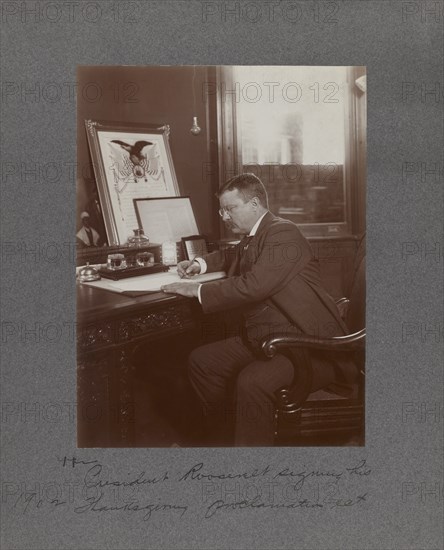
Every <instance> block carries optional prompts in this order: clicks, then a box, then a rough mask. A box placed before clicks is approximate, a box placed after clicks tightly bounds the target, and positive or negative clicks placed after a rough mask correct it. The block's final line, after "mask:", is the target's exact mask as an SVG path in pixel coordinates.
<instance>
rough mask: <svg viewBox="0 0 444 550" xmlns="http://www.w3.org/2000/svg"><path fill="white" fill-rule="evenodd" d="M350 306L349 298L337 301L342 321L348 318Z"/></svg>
mask: <svg viewBox="0 0 444 550" xmlns="http://www.w3.org/2000/svg"><path fill="white" fill-rule="evenodd" d="M349 306H350V300H349V299H348V298H340V299H339V300H336V307H337V308H338V310H339V315H340V316H341V319H345V318H346V317H347V312H348V308H349Z"/></svg>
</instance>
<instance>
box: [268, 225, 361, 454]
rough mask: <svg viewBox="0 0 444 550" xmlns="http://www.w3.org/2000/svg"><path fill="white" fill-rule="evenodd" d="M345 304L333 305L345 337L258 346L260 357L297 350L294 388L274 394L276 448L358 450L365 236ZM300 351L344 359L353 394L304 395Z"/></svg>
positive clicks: (305, 368)
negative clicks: (353, 372) (353, 374)
mask: <svg viewBox="0 0 444 550" xmlns="http://www.w3.org/2000/svg"><path fill="white" fill-rule="evenodd" d="M352 279H353V280H352V284H351V288H350V291H349V298H341V299H340V300H338V301H337V302H336V304H337V306H338V309H339V311H340V313H341V316H342V317H343V319H344V320H345V323H346V325H347V327H348V328H349V330H350V331H351V334H348V335H347V336H338V337H334V338H325V339H321V338H313V337H310V336H304V335H301V336H296V337H294V336H291V337H289V336H288V335H279V334H276V335H273V336H272V337H270V338H268V339H266V340H264V341H263V343H262V351H263V353H264V354H265V355H266V356H267V357H273V356H274V355H275V354H276V353H277V352H278V351H279V352H281V353H286V352H288V351H289V350H290V349H291V350H293V351H294V350H299V354H300V357H301V361H299V362H298V364H297V365H295V380H297V382H296V383H295V385H294V386H291V387H284V388H281V389H280V390H278V391H277V392H276V410H275V444H276V445H286V444H287V445H288V444H291V445H298V444H307V442H308V444H314V445H319V444H323V445H338V444H339V445H341V444H342V445H344V444H348V445H350V444H354V445H362V444H363V438H364V423H365V418H364V406H365V396H364V364H365V235H364V236H363V237H362V238H361V240H360V243H359V245H358V249H357V252H356V258H355V262H354V276H353V278H352ZM306 350H326V351H328V352H330V353H332V354H338V352H339V354H338V355H337V357H338V358H347V360H349V359H350V358H351V359H352V360H353V362H354V364H355V365H356V369H357V381H356V383H355V384H354V386H353V393H352V394H351V395H348V396H347V397H344V396H341V395H338V394H333V393H331V392H328V391H326V390H320V391H317V392H315V393H311V394H310V389H311V379H312V374H311V368H312V367H311V364H310V360H309V355H308V354H306V353H305V351H306Z"/></svg>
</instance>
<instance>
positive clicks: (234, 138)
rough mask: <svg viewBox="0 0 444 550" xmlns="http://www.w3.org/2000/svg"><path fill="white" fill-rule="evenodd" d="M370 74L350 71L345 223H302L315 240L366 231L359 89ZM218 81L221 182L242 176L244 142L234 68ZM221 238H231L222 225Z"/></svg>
mask: <svg viewBox="0 0 444 550" xmlns="http://www.w3.org/2000/svg"><path fill="white" fill-rule="evenodd" d="M364 74H366V68H365V67H363V66H350V67H347V76H346V84H347V86H348V89H349V93H348V94H347V98H348V101H346V104H345V106H344V124H345V144H344V151H345V158H344V165H343V178H344V187H345V190H344V198H345V201H346V208H345V221H344V222H335V223H328V222H318V223H302V224H298V227H299V228H300V230H301V231H302V233H303V234H304V235H305V236H307V237H309V238H310V237H311V238H316V237H324V238H325V237H345V236H351V235H359V234H361V233H363V232H364V231H365V195H366V96H365V93H363V92H360V91H359V90H358V89H357V87H356V86H355V81H356V79H357V78H358V77H360V76H362V75H364ZM216 80H217V111H218V112H217V135H218V146H219V150H218V153H219V181H220V184H223V182H225V181H226V180H227V179H229V178H230V177H232V176H234V175H236V174H237V173H239V172H240V170H241V167H242V166H243V164H242V150H241V148H242V141H241V135H240V128H239V126H238V124H237V112H238V109H237V104H236V100H235V94H233V93H230V92H231V91H233V90H234V89H235V80H234V67H233V66H219V67H217V71H216ZM220 230H221V236H223V237H225V238H227V237H231V235H229V234H228V233H227V230H226V228H225V225H224V224H223V222H222V221H220Z"/></svg>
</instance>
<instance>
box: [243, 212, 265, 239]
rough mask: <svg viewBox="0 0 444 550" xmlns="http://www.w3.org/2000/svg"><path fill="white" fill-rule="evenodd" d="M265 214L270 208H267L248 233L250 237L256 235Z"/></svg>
mask: <svg viewBox="0 0 444 550" xmlns="http://www.w3.org/2000/svg"><path fill="white" fill-rule="evenodd" d="M265 214H268V210H267V211H266V212H265V213H264V214H262V216H261V217H260V218H259V219H258V220H257V222H256V223H255V224H254V225H253V227H252V229H251V231H250V233H248V236H249V237H254V235H256V231H257V228H258V227H259V225H260V223H261V221H262V220H263V218H264V216H265Z"/></svg>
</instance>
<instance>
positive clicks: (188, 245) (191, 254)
mask: <svg viewBox="0 0 444 550" xmlns="http://www.w3.org/2000/svg"><path fill="white" fill-rule="evenodd" d="M182 246H183V253H184V256H185V259H186V260H191V261H192V260H194V258H196V257H199V258H201V257H203V256H205V255H206V254H208V247H207V241H206V239H205V236H204V235H190V236H189V237H182Z"/></svg>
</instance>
